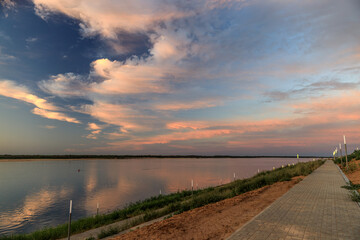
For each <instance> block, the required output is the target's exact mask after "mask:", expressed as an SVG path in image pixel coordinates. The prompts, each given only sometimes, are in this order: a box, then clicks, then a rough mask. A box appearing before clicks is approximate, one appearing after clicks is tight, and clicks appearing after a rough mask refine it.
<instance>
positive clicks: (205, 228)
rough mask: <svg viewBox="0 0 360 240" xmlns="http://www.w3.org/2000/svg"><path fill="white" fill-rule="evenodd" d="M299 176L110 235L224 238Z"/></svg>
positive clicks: (150, 237) (285, 189)
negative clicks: (122, 232)
mask: <svg viewBox="0 0 360 240" xmlns="http://www.w3.org/2000/svg"><path fill="white" fill-rule="evenodd" d="M299 178H300V179H302V178H303V177H296V178H293V179H292V180H291V181H288V182H278V183H275V184H273V185H271V186H265V187H262V188H260V189H257V190H254V191H251V192H247V193H244V194H241V195H239V196H236V197H234V198H230V199H226V200H223V201H220V202H217V203H213V204H209V205H206V206H203V207H200V208H196V209H193V210H191V211H187V212H184V213H181V214H179V215H175V216H173V217H171V218H169V219H166V220H163V221H160V222H156V223H154V224H151V225H149V226H146V227H143V228H140V229H137V230H135V231H132V232H129V233H126V234H124V235H120V236H116V237H114V238H112V239H114V240H115V239H116V240H120V239H121V240H123V239H127V240H128V239H224V238H227V237H228V236H230V235H231V234H232V233H233V232H235V231H236V230H237V229H238V228H239V227H241V226H242V225H244V224H245V223H246V222H248V221H249V220H251V219H252V218H253V217H255V216H256V215H257V214H259V213H260V212H261V211H262V210H264V209H265V208H266V207H267V206H269V205H270V204H271V203H273V202H274V201H275V200H276V199H277V198H279V197H281V196H282V195H283V194H284V193H286V192H287V191H288V190H289V189H290V188H291V187H292V186H294V185H295V184H296V183H297V182H299V180H300V179H299Z"/></svg>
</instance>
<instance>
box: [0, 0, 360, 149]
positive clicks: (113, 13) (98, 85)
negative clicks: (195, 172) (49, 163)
mask: <svg viewBox="0 0 360 240" xmlns="http://www.w3.org/2000/svg"><path fill="white" fill-rule="evenodd" d="M33 4H34V5H32V7H34V11H35V13H36V14H37V16H39V17H41V18H42V19H44V20H45V21H46V22H47V23H48V24H49V25H51V24H52V22H51V20H52V19H53V18H54V19H57V21H58V20H59V19H62V18H64V19H67V21H69V19H71V20H74V21H72V22H71V24H72V25H71V26H72V27H74V26H76V27H77V31H79V32H80V35H81V36H80V35H79V36H78V38H81V39H80V40H77V41H79V42H80V43H83V42H86V41H94V42H96V43H97V44H98V45H100V43H101V44H103V45H102V46H96V47H98V48H101V49H104V48H105V49H106V50H104V51H99V52H96V50H95V52H96V54H93V55H91V53H92V52H91V51H90V52H91V53H88V52H86V54H89V55H91V57H90V58H89V59H90V60H88V62H87V63H86V65H87V66H88V68H87V69H86V71H78V72H76V71H74V70H69V71H54V72H52V73H51V74H47V75H46V77H44V75H42V76H41V78H40V79H38V80H37V81H36V84H37V86H38V87H39V89H40V90H41V91H40V92H39V93H40V94H43V93H46V94H47V95H49V96H51V97H53V98H52V102H53V103H54V104H55V103H56V106H62V108H61V109H71V110H72V111H73V112H74V114H82V116H84V117H85V116H86V118H88V119H87V120H85V121H86V122H87V123H88V124H87V125H84V126H82V128H83V130H84V132H83V133H82V134H81V136H83V137H84V139H85V140H86V138H87V139H92V140H91V142H92V143H94V144H93V145H92V147H88V148H85V147H84V148H81V147H80V148H79V149H75V150H74V149H72V151H75V152H76V151H79V152H81V151H104V152H106V151H112V152H116V151H125V150H129V149H133V150H134V152H136V151H144V152H151V151H159V152H161V153H172V152H178V151H185V152H187V151H188V152H189V153H192V152H198V153H208V151H207V149H211V150H212V151H213V152H217V151H219V152H221V151H223V153H226V152H229V153H237V154H239V153H245V152H246V151H247V150H248V149H257V150H259V149H263V153H265V152H266V151H267V150H268V151H270V152H271V151H273V149H274V145H276V146H277V147H286V146H289V149H290V150H289V152H291V151H294V149H305V148H306V147H308V148H309V149H311V148H315V147H318V148H319V149H321V151H323V152H325V151H328V149H326V146H327V147H329V144H331V142H332V141H334V139H335V135H342V133H344V132H346V133H348V134H349V135H351V137H353V138H354V139H356V140H357V137H356V136H355V134H353V133H354V132H356V131H353V132H351V131H350V129H352V128H353V127H354V126H355V125H356V123H355V122H356V121H358V114H357V112H358V104H357V102H356V101H355V100H354V99H356V97H355V96H356V94H357V93H358V85H359V81H360V80H359V79H360V71H359V69H360V67H359V64H358V62H359V60H360V47H359V46H360V41H359V39H360V31H359V30H358V26H359V24H360V17H359V15H358V9H359V5H358V4H357V3H356V1H355V0H348V1H341V2H339V1H336V0H319V1H316V2H314V1H300V0H295V1H290V2H289V1H279V0H270V1H261V0H228V1H223V0H200V1H177V0H176V1H171V2H169V1H166V0H150V1H145V0H135V1H134V0H132V1H128V0H124V1H111V0H105V1H101V2H99V1H97V0H88V1H83V0H74V1H62V0H33ZM3 5H4V6H7V7H12V8H13V7H14V6H15V5H14V4H13V3H12V2H11V1H5V4H3ZM15 7H16V6H15ZM39 17H37V18H39ZM40 41H41V38H37V37H34V35H31V36H26V37H24V41H23V42H27V43H32V44H33V43H34V44H35V43H36V44H40ZM79 42H76V43H71V44H70V45H69V47H68V49H69V51H71V49H72V48H74V46H76V45H78V44H79ZM0 47H1V46H0ZM96 47H93V48H96ZM139 49H140V50H139ZM108 52H110V54H106V53H108ZM59 55H61V56H64V53H63V52H61V54H59ZM9 56H12V55H9ZM0 60H1V56H0ZM61 61H67V60H64V58H63V59H62V60H61ZM1 84H2V85H0V86H3V88H2V89H5V90H0V94H1V95H4V96H7V97H11V98H15V99H18V100H21V101H24V102H28V103H31V104H33V105H35V106H36V108H35V109H34V110H33V111H32V112H33V113H34V114H37V115H40V116H43V117H45V118H49V119H58V120H61V121H67V122H74V123H79V121H78V120H77V119H75V118H72V117H69V116H67V115H65V114H63V113H61V109H60V108H57V107H55V105H54V104H51V103H49V102H48V101H47V100H45V99H42V98H39V97H37V96H36V95H33V94H30V93H29V91H28V89H27V88H26V87H23V86H20V85H18V84H15V83H13V82H9V81H3V82H1ZM6 89H10V91H7V90H6ZM327 132H332V133H334V137H332V136H331V137H326V135H327ZM100 139H101V140H102V141H99V140H100ZM312 139H314V140H312ZM359 140H360V139H359ZM314 142H316V144H314ZM96 144H98V145H96ZM174 149H175V150H174ZM274 151H275V150H274ZM310 151H312V152H316V151H315V150H313V149H311V150H309V152H310ZM254 152H255V150H254ZM251 153H253V152H251ZM279 153H282V151H279Z"/></svg>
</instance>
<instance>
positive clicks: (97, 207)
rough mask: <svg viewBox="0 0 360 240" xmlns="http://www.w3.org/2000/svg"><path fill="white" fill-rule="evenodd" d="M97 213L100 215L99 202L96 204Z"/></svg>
mask: <svg viewBox="0 0 360 240" xmlns="http://www.w3.org/2000/svg"><path fill="white" fill-rule="evenodd" d="M96 215H99V203H97V204H96Z"/></svg>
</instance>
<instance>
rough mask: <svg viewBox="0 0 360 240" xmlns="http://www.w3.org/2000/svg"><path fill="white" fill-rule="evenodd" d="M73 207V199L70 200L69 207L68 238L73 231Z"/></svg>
mask: <svg viewBox="0 0 360 240" xmlns="http://www.w3.org/2000/svg"><path fill="white" fill-rule="evenodd" d="M71 209H72V200H70V209H69V225H68V240H70V232H71Z"/></svg>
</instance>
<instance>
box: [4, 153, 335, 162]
mask: <svg viewBox="0 0 360 240" xmlns="http://www.w3.org/2000/svg"><path fill="white" fill-rule="evenodd" d="M137 158H296V156H231V155H230V156H229V155H213V156H205V155H7V154H6V155H0V162H12V161H14V160H26V161H32V160H67V159H68V160H79V159H137ZM300 158H328V157H326V156H300Z"/></svg>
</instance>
